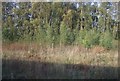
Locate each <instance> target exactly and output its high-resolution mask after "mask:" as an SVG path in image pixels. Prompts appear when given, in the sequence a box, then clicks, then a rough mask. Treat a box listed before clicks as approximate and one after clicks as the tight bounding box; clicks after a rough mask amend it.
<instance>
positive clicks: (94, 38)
mask: <svg viewBox="0 0 120 81" xmlns="http://www.w3.org/2000/svg"><path fill="white" fill-rule="evenodd" d="M99 36H100V34H99V32H97V31H95V30H89V31H88V32H87V33H86V35H85V38H84V39H83V41H82V43H83V45H85V47H87V48H90V47H92V46H93V45H97V44H99Z"/></svg>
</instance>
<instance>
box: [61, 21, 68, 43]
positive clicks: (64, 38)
mask: <svg viewBox="0 0 120 81" xmlns="http://www.w3.org/2000/svg"><path fill="white" fill-rule="evenodd" d="M66 43H67V26H66V25H65V24H64V22H62V23H61V25H60V45H61V44H63V45H65V44H66Z"/></svg>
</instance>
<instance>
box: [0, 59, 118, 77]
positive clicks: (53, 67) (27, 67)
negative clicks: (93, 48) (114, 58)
mask: <svg viewBox="0 0 120 81" xmlns="http://www.w3.org/2000/svg"><path fill="white" fill-rule="evenodd" d="M2 78H3V79H12V78H13V79H51V78H52V79H117V78H118V68H115V67H101V66H90V65H82V64H58V63H48V62H35V61H20V60H5V59H3V60H2Z"/></svg>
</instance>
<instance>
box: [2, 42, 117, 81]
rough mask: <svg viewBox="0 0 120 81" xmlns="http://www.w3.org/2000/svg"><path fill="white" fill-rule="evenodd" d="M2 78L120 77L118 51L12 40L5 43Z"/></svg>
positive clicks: (97, 47) (3, 46) (96, 47)
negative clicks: (10, 42)
mask: <svg viewBox="0 0 120 81" xmlns="http://www.w3.org/2000/svg"><path fill="white" fill-rule="evenodd" d="M2 52H3V54H2V63H3V64H2V71H3V73H2V75H3V76H2V77H3V78H27V79H43V78H47V79H49V78H57V79H59V78H62V79H64V78H67V79H75V78H77V79H116V78H118V70H117V68H118V51H117V50H106V49H105V48H103V47H100V46H95V47H93V48H91V49H86V48H83V47H82V46H62V47H59V46H56V47H54V48H51V47H49V46H44V45H43V46H41V45H39V44H35V43H32V44H27V43H12V44H6V43H3V45H2Z"/></svg>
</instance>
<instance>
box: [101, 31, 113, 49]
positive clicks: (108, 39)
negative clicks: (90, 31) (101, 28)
mask: <svg viewBox="0 0 120 81" xmlns="http://www.w3.org/2000/svg"><path fill="white" fill-rule="evenodd" d="M113 40H114V38H113V37H112V35H111V33H110V32H109V31H106V32H103V33H102V35H101V36H100V45H101V46H103V47H105V48H107V49H110V48H112V47H113Z"/></svg>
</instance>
